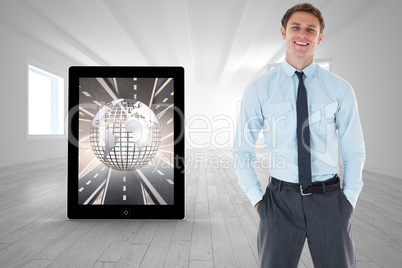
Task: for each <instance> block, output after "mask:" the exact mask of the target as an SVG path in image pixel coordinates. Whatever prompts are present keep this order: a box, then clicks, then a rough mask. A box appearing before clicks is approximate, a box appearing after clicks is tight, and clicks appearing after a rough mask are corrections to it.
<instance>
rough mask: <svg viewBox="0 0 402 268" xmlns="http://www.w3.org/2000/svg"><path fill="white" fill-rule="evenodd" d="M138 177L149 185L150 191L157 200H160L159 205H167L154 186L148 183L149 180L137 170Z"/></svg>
mask: <svg viewBox="0 0 402 268" xmlns="http://www.w3.org/2000/svg"><path fill="white" fill-rule="evenodd" d="M137 173H138V175H140V177H141V179H142V181H143V182H144V183H145V184H146V185H147V187H148V189H149V190H150V191H151V192H152V194H153V195H154V196H155V198H156V199H157V200H158V202H159V204H161V205H167V203H166V201H165V200H163V198H162V196H161V195H160V194H159V193H158V191H157V190H156V189H155V188H154V187H153V186H152V184H151V183H150V182H149V181H148V179H147V178H146V177H145V176H144V174H143V173H142V172H141V170H139V169H137Z"/></svg>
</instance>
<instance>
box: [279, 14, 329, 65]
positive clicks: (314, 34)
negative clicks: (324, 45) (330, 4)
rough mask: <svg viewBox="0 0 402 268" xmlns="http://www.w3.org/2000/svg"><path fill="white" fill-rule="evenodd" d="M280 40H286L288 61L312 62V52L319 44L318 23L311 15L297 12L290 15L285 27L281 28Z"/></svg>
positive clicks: (321, 34)
mask: <svg viewBox="0 0 402 268" xmlns="http://www.w3.org/2000/svg"><path fill="white" fill-rule="evenodd" d="M281 33H282V38H283V39H284V40H286V58H287V59H288V60H301V59H302V60H311V61H312V60H313V59H314V51H315V49H316V47H317V45H319V44H320V43H321V40H322V37H323V35H324V34H323V33H320V22H319V20H318V18H317V17H316V16H314V15H313V14H311V13H308V12H303V11H297V12H295V13H293V14H292V16H291V17H290V18H289V21H288V23H287V25H286V29H284V28H283V27H281Z"/></svg>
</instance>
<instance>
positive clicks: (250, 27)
mask: <svg viewBox="0 0 402 268" xmlns="http://www.w3.org/2000/svg"><path fill="white" fill-rule="evenodd" d="M378 1H381V0H353V1H350V0H320V1H318V0H315V1H310V2H311V3H313V4H314V5H316V6H317V7H318V8H319V9H320V10H321V11H322V12H323V14H324V18H325V21H326V24H327V27H326V28H325V34H326V35H333V34H335V33H336V32H337V31H340V30H342V28H343V27H345V26H347V24H348V23H350V22H352V21H353V20H354V19H356V18H357V17H358V16H359V15H360V14H361V13H362V12H364V10H365V9H368V8H370V7H372V6H373V5H374V4H375V3H377V2H378ZM298 2H299V1H292V0H165V1H163V0H148V1H141V0H103V1H102V0H85V1H82V0H68V1H67V0H35V1H32V0H2V1H1V3H0V21H2V22H3V23H6V24H9V25H10V26H11V27H14V28H16V29H18V30H20V31H22V32H23V33H24V34H27V35H30V36H31V37H33V38H35V39H36V40H38V41H40V42H42V43H43V44H45V45H46V46H49V47H51V48H52V49H54V50H56V51H58V52H59V53H61V54H63V55H65V56H67V57H69V58H71V59H72V60H73V61H75V62H77V64H80V65H136V66H141V65H160V66H173V65H180V66H183V67H184V68H185V70H186V83H187V84H202V83H216V84H221V85H222V84H223V85H228V84H232V83H238V82H244V81H250V80H252V79H253V78H255V77H256V76H257V75H259V74H261V73H262V72H263V71H264V70H265V67H266V65H267V64H270V63H275V62H276V61H277V60H278V59H280V58H281V57H282V56H283V54H284V52H285V48H284V42H283V40H282V39H281V36H280V31H279V29H280V20H281V17H282V15H283V14H284V13H285V11H286V10H287V9H288V8H289V7H291V6H292V5H294V4H296V3H298Z"/></svg>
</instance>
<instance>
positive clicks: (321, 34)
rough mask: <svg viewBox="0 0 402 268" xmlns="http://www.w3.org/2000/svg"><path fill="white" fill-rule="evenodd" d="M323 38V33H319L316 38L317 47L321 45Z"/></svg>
mask: <svg viewBox="0 0 402 268" xmlns="http://www.w3.org/2000/svg"><path fill="white" fill-rule="evenodd" d="M323 37H324V33H320V35H319V36H318V42H317V44H318V45H319V44H320V43H321V41H322V38H323Z"/></svg>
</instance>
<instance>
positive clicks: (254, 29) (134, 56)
mask: <svg viewBox="0 0 402 268" xmlns="http://www.w3.org/2000/svg"><path fill="white" fill-rule="evenodd" d="M151 2H152V3H151ZM296 2H297V1H280V2H279V1H169V2H167V1H149V2H144V1H118V2H116V3H115V1H85V2H78V1H66V2H59V1H35V2H33V1H3V2H2V8H1V11H0V12H1V18H0V21H1V22H2V23H1V32H2V36H3V38H2V45H1V47H2V50H1V53H2V56H1V58H2V63H3V64H2V65H1V67H0V68H1V76H2V81H3V83H2V88H3V89H2V90H1V93H0V94H1V97H2V99H3V104H2V106H1V109H2V111H3V112H2V122H3V124H4V126H7V127H5V128H6V129H12V130H13V131H3V132H2V134H1V137H2V148H3V149H2V151H3V152H6V153H3V154H2V155H1V156H0V165H1V166H6V165H10V164H18V163H23V162H27V161H30V160H34V159H46V158H51V157H57V156H60V157H63V156H65V155H66V148H67V141H66V139H65V138H63V137H57V138H53V137H52V138H49V137H43V138H32V137H28V136H27V108H26V103H27V64H32V65H36V66H38V67H42V68H43V69H45V70H49V71H51V72H53V73H54V74H57V75H60V76H62V77H64V78H65V88H66V90H67V86H68V85H67V80H68V79H67V76H68V68H69V66H72V65H137V66H142V65H145V66H147V65H161V66H169V65H172V66H174V65H179V66H184V68H185V71H186V118H187V120H190V124H187V127H188V128H190V135H188V137H191V138H192V142H190V143H187V146H188V148H190V147H194V146H197V145H198V144H201V145H203V146H206V144H208V143H210V147H213V146H218V147H222V146H225V145H228V144H230V142H228V141H227V140H226V139H231V138H232V137H233V131H234V130H233V131H229V128H231V127H232V126H229V125H230V124H232V123H233V124H235V123H236V117H237V109H238V103H239V101H240V100H241V96H242V92H243V90H244V88H245V86H246V85H247V83H248V82H250V81H251V80H252V79H253V78H255V77H257V76H258V75H260V74H262V73H263V72H265V70H266V69H267V66H269V65H270V64H274V63H276V62H277V61H278V60H279V59H280V58H281V57H282V56H283V54H284V43H283V42H282V41H283V40H282V39H281V36H280V34H279V27H280V24H279V21H280V18H281V16H282V13H283V12H284V11H285V10H286V9H287V7H288V6H291V5H292V4H294V3H296ZM314 2H316V3H315V4H316V5H317V6H318V7H319V8H321V9H322V10H323V13H324V16H325V19H326V24H327V27H326V29H325V36H324V40H323V42H322V43H321V45H320V46H319V48H318V50H317V52H316V59H317V60H320V59H324V60H326V61H329V62H330V65H331V67H330V68H331V71H333V72H334V73H336V74H338V75H340V76H341V77H344V78H345V79H347V80H348V81H349V82H350V83H351V84H352V86H353V87H354V90H355V93H356V96H357V99H358V102H359V109H360V116H361V121H362V125H363V130H364V135H365V142H366V146H367V160H366V165H365V169H366V170H369V171H373V172H379V173H382V174H386V175H390V176H394V177H400V175H399V174H400V173H401V171H402V170H401V165H400V164H399V163H400V160H401V157H400V156H399V149H400V148H402V141H401V139H399V133H400V131H401V125H400V124H398V123H397V122H399V121H400V120H399V119H398V116H399V115H400V107H399V105H397V102H398V100H399V99H400V97H401V94H402V93H401V91H400V90H399V88H398V86H397V83H398V66H397V64H398V63H399V60H400V59H401V53H400V52H399V51H398V47H399V46H398V45H397V44H398V41H399V39H398V38H399V37H398V34H397V33H396V31H395V27H396V26H395V25H396V20H397V18H398V14H397V10H398V7H399V5H400V4H399V2H398V1H379V0H378V1H376V0H371V1H366V0H364V1H363V0H360V1H341V2H339V1H313V3H314ZM66 94H67V93H66ZM17 101H18V104H17V103H16V102H17ZM16 106H17V107H18V109H14V107H16ZM66 107H67V106H66ZM9 111H12V112H11V113H12V116H10V112H9ZM65 112H67V109H66V111H65ZM197 116H198V117H199V118H198V119H197V118H193V117H197ZM205 118H208V119H209V124H210V126H209V127H208V126H206V122H205V120H206V119H205ZM229 118H230V119H231V120H232V121H230V120H229ZM226 119H227V122H226ZM205 127H208V129H210V131H208V129H207V130H205V129H203V128H205ZM222 127H224V128H227V129H226V130H219V129H221V128H222ZM199 129H201V130H199ZM214 131H215V132H216V131H218V132H219V131H220V132H219V133H215V136H214V138H215V139H217V141H216V142H215V143H212V142H210V141H211V135H212V134H213V133H214ZM218 134H219V135H218ZM219 139H221V141H219Z"/></svg>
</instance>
